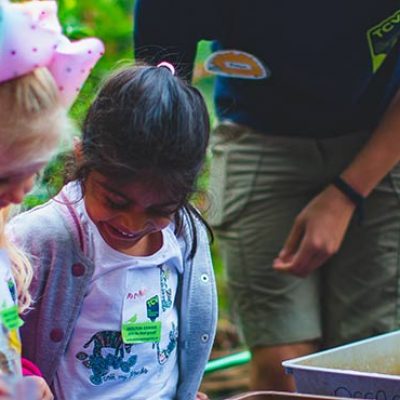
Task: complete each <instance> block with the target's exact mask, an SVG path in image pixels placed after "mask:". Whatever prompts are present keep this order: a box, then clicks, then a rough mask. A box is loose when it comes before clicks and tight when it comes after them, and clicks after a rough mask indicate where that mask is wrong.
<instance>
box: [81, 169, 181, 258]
mask: <svg viewBox="0 0 400 400" xmlns="http://www.w3.org/2000/svg"><path fill="white" fill-rule="evenodd" d="M84 200H85V206H86V210H87V212H88V214H89V216H90V218H91V220H92V221H93V222H94V224H95V225H96V227H97V229H98V230H99V232H100V234H101V236H102V237H103V239H104V240H105V241H106V242H107V243H108V245H110V246H111V247H112V248H113V249H115V250H118V251H120V252H122V253H125V254H130V255H148V254H151V253H152V252H154V251H156V250H157V249H158V248H159V247H160V246H161V243H162V237H161V232H160V231H161V230H162V229H163V228H165V227H166V226H167V225H168V224H169V223H170V222H171V218H172V217H173V215H174V213H175V212H176V211H177V208H178V204H177V203H176V202H174V201H173V200H171V199H168V196H167V195H166V194H165V192H164V191H160V190H158V188H157V187H154V186H152V183H151V179H149V180H147V181H146V182H144V180H140V181H134V182H132V183H128V184H127V183H124V184H118V183H117V182H116V181H115V180H112V179H110V178H107V177H105V176H104V175H101V174H100V173H98V172H91V173H90V174H89V176H88V178H87V180H86V181H85V192H84Z"/></svg>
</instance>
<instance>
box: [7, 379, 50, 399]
mask: <svg viewBox="0 0 400 400" xmlns="http://www.w3.org/2000/svg"><path fill="white" fill-rule="evenodd" d="M15 390H16V392H17V393H18V394H16V395H15V396H17V397H15V396H13V395H12V393H11V392H12V390H11V388H10V387H9V386H8V385H7V383H6V382H4V381H3V380H1V379H0V400H15V399H16V398H20V397H19V395H20V394H23V396H24V398H26V399H27V398H28V397H27V396H26V394H27V392H29V394H30V397H29V399H32V400H53V399H54V396H53V394H52V393H51V390H50V388H49V386H48V385H47V383H46V381H45V380H44V379H43V378H41V377H40V376H26V377H23V378H22V379H21V380H20V381H19V382H18V383H17V388H16V389H15Z"/></svg>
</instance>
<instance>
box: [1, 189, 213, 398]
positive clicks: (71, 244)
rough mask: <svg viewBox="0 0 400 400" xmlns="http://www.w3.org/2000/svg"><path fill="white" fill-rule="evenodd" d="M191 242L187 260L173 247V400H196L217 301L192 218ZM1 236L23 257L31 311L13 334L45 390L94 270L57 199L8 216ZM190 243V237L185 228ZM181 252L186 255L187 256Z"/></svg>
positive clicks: (204, 241)
mask: <svg viewBox="0 0 400 400" xmlns="http://www.w3.org/2000/svg"><path fill="white" fill-rule="evenodd" d="M193 219H194V221H195V224H196V229H197V236H198V239H199V240H198V241H197V243H198V245H197V251H196V253H195V256H194V258H193V259H189V258H188V256H187V254H188V250H190V246H186V245H185V241H184V240H183V238H182V240H181V243H182V251H183V252H184V255H185V259H186V262H185V264H184V273H183V274H182V276H181V281H180V285H179V286H180V289H179V302H178V312H179V320H180V323H179V326H180V332H179V339H178V340H179V345H178V354H179V375H180V378H179V384H178V388H177V397H176V399H179V400H181V399H182V400H191V399H194V398H195V396H196V392H197V390H198V388H199V386H200V382H201V379H202V376H203V371H204V367H205V365H206V363H207V360H208V357H209V355H210V351H211V347H212V343H213V339H214V336H215V329H216V323H217V296H216V289H215V279H214V274H213V268H212V262H211V256H210V251H209V246H208V237H207V233H206V231H205V229H204V226H203V225H202V224H201V223H200V222H199V221H197V219H196V217H193ZM9 234H10V237H11V238H12V240H13V241H14V242H15V243H17V245H18V246H20V247H21V248H22V249H23V250H24V251H25V252H26V253H27V254H28V255H29V256H30V257H31V258H32V263H33V265H34V269H35V277H34V280H33V283H32V286H31V287H32V294H33V296H34V300H35V303H34V305H33V310H32V311H30V312H29V313H28V314H26V316H25V318H24V319H25V324H24V326H23V327H22V328H21V336H22V343H23V355H24V357H26V358H27V359H29V360H31V361H33V362H34V363H36V365H37V366H38V367H39V368H40V369H41V371H42V373H43V375H44V377H45V379H46V380H47V382H48V383H49V384H50V385H51V384H52V381H53V378H54V374H55V372H56V370H57V368H58V366H59V363H60V360H61V357H62V356H63V354H64V353H65V351H66V348H67V345H68V342H69V340H70V337H71V334H72V331H73V329H74V326H75V323H76V320H77V318H78V315H79V312H80V309H81V305H82V301H83V298H84V294H85V292H86V288H87V285H88V283H89V282H90V279H91V276H92V274H93V270H94V265H93V262H92V260H90V259H89V258H88V257H86V255H85V239H84V236H83V232H82V229H81V227H80V223H79V221H78V217H77V215H76V214H75V212H74V210H73V208H72V207H71V206H70V205H67V204H65V203H64V202H62V200H60V196H58V197H57V198H56V199H54V200H51V201H49V202H48V203H46V204H44V205H42V206H39V207H36V208H34V209H33V210H30V211H28V212H25V213H23V214H20V215H18V216H17V217H15V218H14V219H13V220H12V221H11V222H10V224H9ZM184 236H185V237H187V238H188V240H187V241H186V242H187V243H190V237H191V233H190V230H189V228H188V226H185V229H184ZM187 247H189V249H187Z"/></svg>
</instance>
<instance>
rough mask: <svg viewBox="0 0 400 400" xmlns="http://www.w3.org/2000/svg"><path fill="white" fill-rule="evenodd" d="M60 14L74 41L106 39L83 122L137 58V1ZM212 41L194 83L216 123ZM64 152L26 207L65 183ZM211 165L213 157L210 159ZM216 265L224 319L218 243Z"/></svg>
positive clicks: (70, 4) (101, 0)
mask: <svg viewBox="0 0 400 400" xmlns="http://www.w3.org/2000/svg"><path fill="white" fill-rule="evenodd" d="M58 7H59V17H60V20H61V24H62V26H63V31H64V34H65V35H66V36H68V37H69V38H70V39H71V40H75V39H80V38H84V37H88V36H96V37H98V38H100V39H102V40H103V42H104V44H105V47H106V52H105V55H104V56H103V57H102V58H101V60H100V61H99V62H98V64H97V65H96V67H95V68H94V69H93V71H92V74H91V76H90V77H89V79H88V80H87V81H86V83H85V85H84V87H83V89H82V90H81V92H80V94H79V97H78V99H77V101H76V102H75V103H74V106H73V107H72V109H71V112H70V114H71V117H72V118H73V119H74V120H75V121H76V123H77V126H78V127H79V126H80V125H81V122H82V120H83V117H84V115H85V112H86V110H87V108H88V106H89V104H90V102H91V100H92V99H93V97H94V96H95V94H96V91H97V88H98V86H99V83H100V82H101V80H102V79H103V77H104V76H105V75H106V74H107V73H108V72H109V71H110V70H112V69H113V68H115V67H116V66H117V65H118V64H121V63H123V62H124V61H132V60H133V46H132V37H133V33H132V32H133V7H134V0H133V1H132V0H58ZM209 47H210V46H209V43H208V42H201V43H200V44H199V47H198V52H197V59H196V68H195V75H194V84H195V86H197V87H198V88H199V89H200V90H201V91H202V93H203V95H204V96H205V99H206V102H207V105H208V109H209V112H210V118H211V121H212V123H213V122H214V121H215V115H214V110H213V107H212V88H213V77H212V76H209V75H207V74H205V73H204V69H203V67H202V66H203V61H204V60H205V58H206V57H207V56H208V54H209V52H210V50H209ZM63 160H64V157H63V155H61V156H59V157H58V158H56V159H55V160H54V161H53V162H51V163H50V165H49V166H48V167H47V168H46V170H45V171H44V173H43V176H42V179H41V180H40V182H38V184H37V186H36V188H35V190H34V191H33V192H32V193H31V194H30V195H29V196H27V197H26V200H25V202H24V207H25V208H26V209H28V208H32V207H34V206H35V205H38V204H41V203H43V202H44V201H46V200H48V198H49V197H50V196H52V195H54V194H55V193H56V192H57V191H58V190H59V188H60V187H61V186H62V180H63V178H62V171H63ZM206 164H207V165H208V164H209V160H207V163H206ZM207 181H208V179H207V168H206V170H205V172H204V173H203V175H202V176H201V177H200V180H199V187H200V188H201V189H204V190H205V189H206V188H207ZM212 253H213V260H214V267H215V272H216V276H217V286H218V292H219V307H220V318H226V316H227V315H228V307H227V295H226V287H225V283H224V281H225V280H224V273H223V267H222V263H221V260H220V258H219V256H218V251H217V246H216V245H215V244H214V245H213V247H212Z"/></svg>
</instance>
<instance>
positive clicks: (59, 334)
mask: <svg viewBox="0 0 400 400" xmlns="http://www.w3.org/2000/svg"><path fill="white" fill-rule="evenodd" d="M63 337H64V332H63V331H62V330H61V329H58V328H54V329H52V330H51V332H50V339H51V341H53V342H56V343H58V342H61V340H62V339H63Z"/></svg>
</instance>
